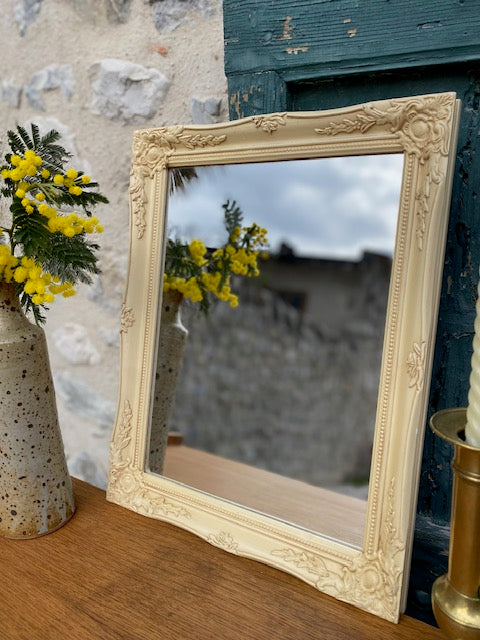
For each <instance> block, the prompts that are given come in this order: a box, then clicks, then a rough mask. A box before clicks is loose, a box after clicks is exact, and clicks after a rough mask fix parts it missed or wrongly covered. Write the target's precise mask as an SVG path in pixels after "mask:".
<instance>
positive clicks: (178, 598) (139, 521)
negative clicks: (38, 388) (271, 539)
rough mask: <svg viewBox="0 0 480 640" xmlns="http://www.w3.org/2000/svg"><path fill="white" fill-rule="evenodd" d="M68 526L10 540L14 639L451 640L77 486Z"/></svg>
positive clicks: (5, 632)
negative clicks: (381, 616) (352, 603)
mask: <svg viewBox="0 0 480 640" xmlns="http://www.w3.org/2000/svg"><path fill="white" fill-rule="evenodd" d="M74 486H75V495H76V501H77V513H76V514H75V516H74V517H73V519H72V520H71V521H70V522H69V523H68V524H67V525H66V526H64V527H63V528H62V529H60V530H59V531H57V532H55V533H52V534H49V535H47V536H45V537H43V538H39V539H36V540H30V541H18V542H16V541H15V542H14V541H9V540H1V541H0V563H1V567H2V577H3V580H2V583H3V588H2V597H1V599H0V629H1V631H0V637H1V638H2V640H17V639H18V640H57V639H62V640H65V639H68V640H70V639H71V640H84V639H85V640H87V639H88V640H96V639H101V640H140V639H141V640H147V639H148V640H149V639H152V640H153V639H155V640H177V639H178V640H190V639H192V640H207V639H208V640H230V639H237V638H238V639H239V640H240V639H242V640H247V639H258V640H268V639H270V638H272V639H275V640H283V639H284V640H287V639H288V640H307V639H312V640H313V639H315V640H317V639H321V640H380V639H391V640H407V639H408V640H413V639H415V640H417V639H418V638H422V640H441V639H442V638H443V635H442V634H441V633H440V631H438V630H437V629H434V628H432V627H429V626H427V625H425V624H424V623H421V622H418V621H416V620H413V619H410V618H407V617H402V618H401V621H400V624H399V625H394V624H391V623H388V622H385V621H383V620H381V619H379V618H376V617H375V616H372V615H370V614H368V613H364V612H362V611H359V610H357V609H355V608H354V607H352V606H350V605H347V604H343V603H340V602H337V601H336V600H334V599H332V598H330V597H328V596H325V595H322V594H321V593H319V592H317V591H316V590H315V589H313V588H312V587H309V586H308V585H306V584H304V583H302V582H301V581H300V580H297V579H296V578H294V577H292V576H289V575H287V574H284V573H282V572H280V571H278V570H276V569H273V568H270V567H267V566H265V565H262V564H259V563H256V562H253V561H251V560H247V559H244V558H239V557H236V556H234V555H230V554H227V553H225V552H223V551H221V550H219V549H217V548H215V547H213V546H211V545H209V544H207V543H206V542H204V541H203V540H201V539H200V538H197V537H195V536H193V535H191V534H189V533H187V532H185V531H183V530H181V529H178V528H176V527H173V526H171V525H168V524H165V523H162V522H158V521H156V520H150V519H148V518H145V517H143V516H139V515H137V514H135V513H133V512H131V511H128V510H126V509H123V508H121V507H118V506H116V505H113V504H110V503H107V502H106V500H105V494H104V492H103V491H101V490H99V489H96V488H93V487H91V486H89V485H87V484H85V483H83V482H80V481H75V485H74Z"/></svg>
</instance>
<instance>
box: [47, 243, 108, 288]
mask: <svg viewBox="0 0 480 640" xmlns="http://www.w3.org/2000/svg"><path fill="white" fill-rule="evenodd" d="M98 248H99V247H98V245H97V244H95V243H93V242H88V241H87V240H86V238H85V234H79V235H77V236H73V237H72V238H67V237H66V236H64V235H62V234H61V233H55V234H52V235H51V247H50V254H49V255H45V256H43V257H42V263H43V267H44V269H45V270H46V271H48V272H49V273H51V274H52V275H55V276H58V277H59V278H60V280H61V281H62V282H72V283H75V282H83V283H85V284H90V283H91V282H92V275H94V274H98V273H100V269H99V267H98V266H97V256H96V252H97V251H98Z"/></svg>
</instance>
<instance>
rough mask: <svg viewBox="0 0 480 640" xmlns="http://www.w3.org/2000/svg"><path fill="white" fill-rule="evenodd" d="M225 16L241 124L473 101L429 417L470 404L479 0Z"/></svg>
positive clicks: (422, 509)
mask: <svg viewBox="0 0 480 640" xmlns="http://www.w3.org/2000/svg"><path fill="white" fill-rule="evenodd" d="M224 22H225V69H226V73H227V78H228V83H229V105H230V117H231V118H232V119H235V118H238V117H242V116H246V115H251V114H254V113H262V112H263V113H265V112H270V111H284V110H291V111H297V110H310V109H328V108H335V107H341V106H345V105H349V104H356V103H359V102H365V101H368V100H376V99H383V98H390V97H399V96H408V95H418V94H424V93H434V92H443V91H455V92H456V93H457V95H458V97H459V98H460V99H461V100H462V110H461V121H460V132H459V141H458V151H457V158H456V167H455V177H454V183H453V192H452V204H451V211H450V222H449V231H448V238H447V249H446V258H445V267H444V273H443V285H442V295H441V303H440V311H439V323H438V331H437V341H436V350H435V359H434V366H433V375H432V380H431V394H430V407H429V415H431V414H432V413H434V412H435V411H437V410H439V409H442V408H446V407H458V406H466V403H467V393H468V386H469V384H468V378H469V375H470V359H471V352H472V339H473V323H474V318H475V301H476V297H477V292H476V290H477V282H478V269H479V263H480V203H479V196H478V194H479V190H480V117H479V105H480V5H479V3H478V2H476V1H475V0H448V1H447V0H428V1H425V0H423V1H422V2H418V1H415V2H412V1H410V0H403V1H395V0H363V1H362V0H330V1H329V2H325V0H297V1H295V0H255V1H253V0H246V1H245V2H242V3H240V2H238V1H236V0H224ZM425 433H426V434H425V446H424V455H423V463H422V472H421V479H420V488H419V499H418V513H417V521H416V531H415V541H414V551H413V559H412V573H411V577H410V589H409V600H408V608H407V613H409V614H410V615H413V616H415V617H418V618H421V619H424V620H426V621H427V622H430V623H434V620H433V616H432V613H431V608H430V590H431V585H432V583H433V580H434V579H435V577H436V576H437V575H440V574H441V573H444V572H445V571H446V568H447V554H448V521H449V514H450V495H451V481H452V479H451V471H450V460H451V455H452V451H451V449H450V446H449V445H447V444H445V443H444V442H443V441H440V440H438V439H436V438H434V437H433V435H432V434H431V432H430V430H429V429H428V428H427V429H426V432H425Z"/></svg>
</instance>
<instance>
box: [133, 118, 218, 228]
mask: <svg viewBox="0 0 480 640" xmlns="http://www.w3.org/2000/svg"><path fill="white" fill-rule="evenodd" d="M225 140H226V135H220V136H215V135H213V134H207V135H202V134H201V133H186V132H185V127H182V126H178V127H169V128H166V127H162V128H160V129H145V130H142V131H138V132H136V134H135V135H134V139H133V146H132V153H133V157H134V158H135V159H136V160H135V162H134V163H133V164H132V170H131V174H130V188H129V191H130V197H131V206H132V215H133V218H134V224H135V226H136V227H137V238H138V239H139V240H141V239H142V238H143V235H144V233H145V229H146V226H147V223H146V204H147V200H148V198H147V192H146V179H147V178H150V179H153V177H154V174H155V172H156V171H158V170H165V169H167V167H168V160H169V158H170V157H171V156H172V155H173V153H174V152H175V150H176V148H177V147H179V146H183V147H184V148H185V149H189V150H193V149H196V148H201V149H203V148H205V147H209V146H210V147H215V146H217V145H219V144H221V143H222V142H224V141H225Z"/></svg>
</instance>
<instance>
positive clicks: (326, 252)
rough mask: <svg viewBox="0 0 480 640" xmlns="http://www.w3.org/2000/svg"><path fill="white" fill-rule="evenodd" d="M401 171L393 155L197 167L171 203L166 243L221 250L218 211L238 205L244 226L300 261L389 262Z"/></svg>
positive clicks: (222, 239)
mask: <svg viewBox="0 0 480 640" xmlns="http://www.w3.org/2000/svg"><path fill="white" fill-rule="evenodd" d="M402 168H403V156H402V155H397V154H395V155H377V156H353V157H352V156H350V157H344V158H319V159H318V158H317V159H309V160H288V161H281V162H261V163H250V164H238V165H225V166H213V167H196V169H195V170H196V172H197V176H198V177H197V178H196V179H193V180H191V181H190V182H189V183H187V185H186V188H185V189H184V190H180V189H179V190H176V191H175V192H174V193H173V194H171V196H170V200H169V207H168V230H169V235H171V236H175V237H180V238H182V239H183V240H189V239H191V238H200V239H201V240H203V241H204V242H205V244H207V245H208V246H210V247H215V246H218V245H221V244H223V243H224V242H225V240H226V236H225V230H224V227H223V209H222V204H223V203H224V202H226V201H227V200H230V201H232V200H235V201H236V202H237V204H238V206H239V207H240V208H241V209H242V211H243V213H244V224H250V223H251V222H257V223H258V224H259V225H261V226H263V227H265V228H266V229H267V230H268V237H269V241H270V248H271V250H272V251H276V250H277V249H278V248H279V246H280V244H281V243H282V242H284V243H286V244H288V245H289V246H290V247H291V248H292V249H293V250H294V252H295V254H296V255H299V256H309V257H320V256H321V257H332V258H344V259H356V258H358V257H360V256H361V254H362V253H363V251H373V252H378V253H381V254H386V255H391V254H392V251H393V246H394V242H395V229H396V224H397V215H398V203H399V194H400V187H401V179H402Z"/></svg>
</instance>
